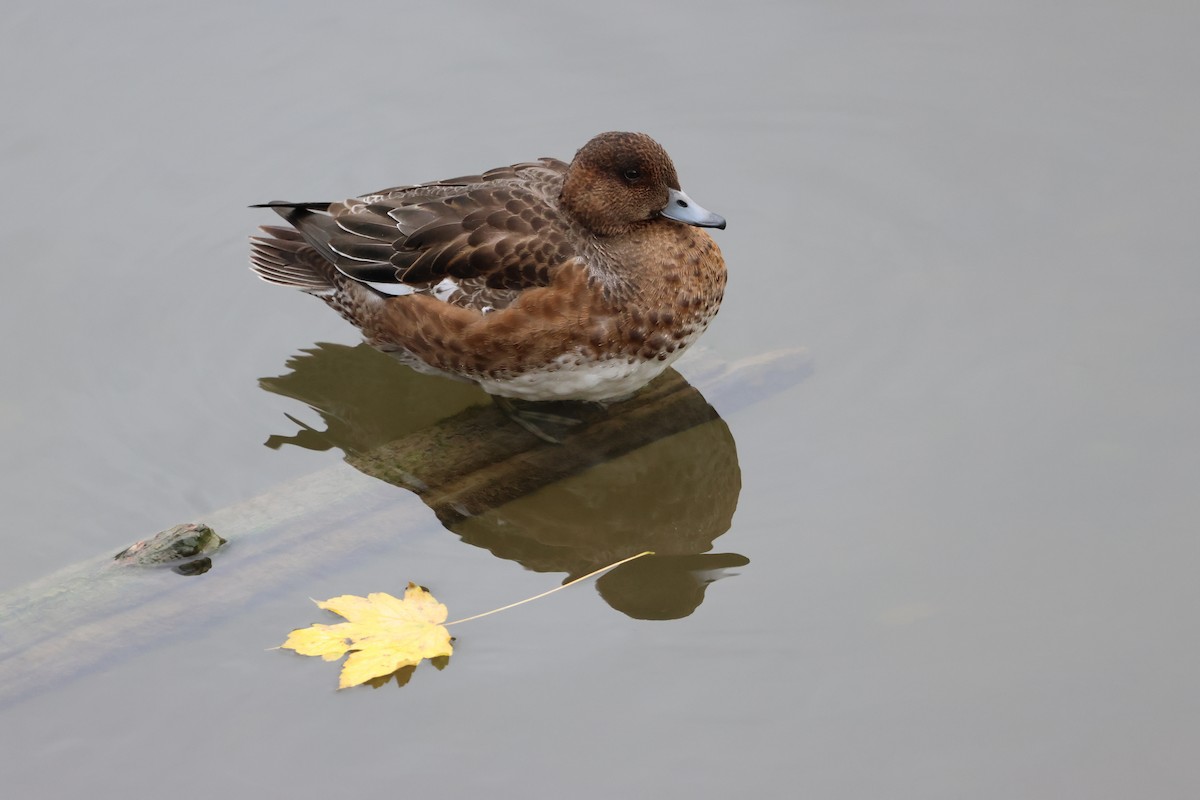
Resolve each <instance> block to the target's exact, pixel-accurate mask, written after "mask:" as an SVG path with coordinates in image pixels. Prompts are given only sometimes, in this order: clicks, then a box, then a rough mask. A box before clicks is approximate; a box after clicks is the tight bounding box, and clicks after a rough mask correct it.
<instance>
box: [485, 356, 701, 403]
mask: <svg viewBox="0 0 1200 800" xmlns="http://www.w3.org/2000/svg"><path fill="white" fill-rule="evenodd" d="M682 353H683V351H682V350H677V351H675V352H674V353H672V354H671V355H669V356H667V358H666V359H664V360H663V361H659V360H657V359H654V360H651V361H642V360H640V359H638V360H635V361H633V362H632V363H630V361H629V360H628V359H626V358H612V359H609V360H607V361H601V362H593V363H587V362H585V363H584V364H583V365H580V366H576V364H575V361H576V358H577V357H576V356H575V355H570V354H568V355H562V356H559V357H558V358H556V359H555V360H554V361H552V362H551V363H550V364H549V365H548V366H547V367H546V368H545V369H539V370H536V371H533V372H526V373H523V374H521V375H514V376H512V377H511V378H504V379H488V378H484V379H482V380H480V381H479V385H480V386H481V387H483V390H484V391H485V392H487V393H488V394H495V395H499V396H501V397H512V398H516V399H518V400H538V401H546V400H615V399H618V398H621V397H627V396H628V395H631V394H633V393H634V392H636V391H637V390H638V389H640V388H642V387H643V386H645V385H646V384H647V383H649V382H650V381H652V380H654V379H655V378H656V377H658V376H659V375H660V374H661V373H662V372H663V371H664V370H665V369H666V368H667V367H669V366H671V362H673V361H674V360H675V359H676V358H678V357H679V356H680V355H682Z"/></svg>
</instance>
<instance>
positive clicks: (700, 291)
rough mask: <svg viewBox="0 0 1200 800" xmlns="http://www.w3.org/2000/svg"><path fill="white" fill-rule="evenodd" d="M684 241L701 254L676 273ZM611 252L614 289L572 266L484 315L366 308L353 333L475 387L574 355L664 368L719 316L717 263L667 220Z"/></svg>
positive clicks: (708, 242)
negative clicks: (475, 381) (398, 348)
mask: <svg viewBox="0 0 1200 800" xmlns="http://www.w3.org/2000/svg"><path fill="white" fill-rule="evenodd" d="M681 240H683V241H682V244H684V245H685V246H686V247H687V249H688V251H691V250H695V252H696V253H698V254H699V256H700V259H699V262H700V263H699V264H698V265H697V266H693V265H692V259H684V261H685V264H684V265H681V264H680V262H679V259H678V258H677V254H678V249H677V248H678V247H679V246H680V244H681ZM618 249H619V250H623V251H626V252H623V253H618V254H617V255H615V256H614V258H613V260H614V261H615V262H617V264H619V265H620V273H621V276H620V277H621V278H622V279H623V285H622V288H620V289H613V290H608V289H606V288H605V287H604V285H603V282H602V281H601V282H597V281H589V279H588V271H587V270H586V269H585V268H584V267H583V265H582V264H581V263H579V262H574V263H571V264H569V265H567V266H565V267H563V268H561V269H559V270H558V271H557V272H556V273H555V278H554V280H553V281H552V282H551V284H550V285H549V286H548V287H544V288H536V289H528V290H526V291H524V292H522V293H521V296H520V297H519V298H518V299H517V300H516V301H515V302H513V303H512V304H511V305H510V306H508V307H507V308H504V309H502V310H499V311H495V312H492V313H490V314H482V315H481V314H479V313H477V312H475V311H473V310H470V309H465V308H460V307H457V306H453V305H449V304H446V303H443V302H440V301H438V300H436V299H434V298H432V297H428V296H425V295H415V296H412V297H408V298H404V299H403V301H402V302H396V301H393V302H389V303H388V304H386V305H383V306H375V307H373V308H370V309H366V308H364V309H363V311H364V312H365V313H364V314H363V315H362V316H361V317H360V319H359V324H360V326H361V327H362V329H363V332H364V334H365V335H366V337H367V340H368V341H369V342H371V343H372V344H375V345H377V346H384V345H386V344H388V343H392V342H404V343H405V345H406V349H407V350H408V351H409V352H411V353H412V355H414V356H416V357H417V358H418V359H420V360H421V361H423V362H425V363H426V364H429V365H430V366H432V367H435V368H437V369H441V370H444V371H446V372H452V373H456V374H462V375H465V376H467V377H473V378H479V377H493V378H494V377H502V376H505V375H512V374H518V373H520V372H525V371H528V370H532V369H538V368H539V367H543V366H545V365H547V364H549V363H550V362H552V361H554V360H555V359H556V358H557V357H559V356H562V355H565V354H568V353H575V352H578V353H581V354H582V355H583V357H584V358H585V359H587V360H602V359H605V358H612V357H622V356H623V357H634V358H639V359H647V360H650V359H665V358H666V357H667V355H669V354H672V353H674V352H675V351H676V350H677V349H678V348H679V346H680V344H679V343H680V341H681V340H683V339H686V338H688V337H689V336H691V335H692V334H693V333H696V334H698V333H699V332H700V331H702V330H703V329H704V328H705V327H707V325H708V323H709V321H710V320H711V319H712V317H713V315H714V314H715V313H716V309H717V305H718V304H719V303H720V297H721V294H722V291H723V288H724V285H725V264H724V260H723V259H722V258H721V254H720V251H719V250H718V249H717V247H716V245H715V244H714V243H713V241H712V239H711V237H709V236H708V234H707V233H705V232H703V231H701V230H698V229H696V228H690V227H687V226H684V225H680V224H678V223H674V222H670V221H667V220H657V221H655V222H653V223H649V224H647V225H645V226H643V227H642V228H641V229H639V230H638V231H637V232H636V234H633V235H631V237H630V238H629V240H628V241H626V242H624V243H622V245H621V247H619V248H618ZM631 262H632V263H631ZM610 266H611V265H610ZM681 273H682V274H681ZM672 276H674V277H675V279H672ZM663 308H667V309H675V310H673V311H666V312H664V311H661V310H660V309H663ZM448 342H454V343H455V344H456V345H459V346H456V347H447V346H446V343H448Z"/></svg>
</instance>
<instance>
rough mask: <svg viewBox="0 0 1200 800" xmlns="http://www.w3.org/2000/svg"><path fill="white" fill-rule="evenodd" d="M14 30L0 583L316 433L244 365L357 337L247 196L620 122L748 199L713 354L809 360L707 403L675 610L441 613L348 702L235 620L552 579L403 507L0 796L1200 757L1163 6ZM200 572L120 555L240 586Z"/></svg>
mask: <svg viewBox="0 0 1200 800" xmlns="http://www.w3.org/2000/svg"><path fill="white" fill-rule="evenodd" d="M0 20H2V24H0V86H2V87H3V88H2V90H0V92H2V96H3V98H4V101H5V102H4V106H5V108H4V118H5V124H4V125H3V126H2V127H0V185H2V186H3V191H2V192H0V209H2V212H3V213H0V256H2V257H3V260H4V263H5V265H6V272H5V281H4V285H3V289H2V290H0V334H2V336H0V365H3V374H4V379H3V380H2V381H0V435H2V436H3V440H4V447H3V448H2V449H0V474H2V475H3V477H4V480H3V481H0V532H2V535H3V542H4V547H5V557H4V558H3V559H0V591H6V590H10V589H14V588H16V587H20V586H22V585H23V584H26V583H28V582H30V581H32V580H34V579H37V578H39V577H42V576H44V575H46V574H48V573H51V572H53V571H55V570H57V569H59V568H61V567H64V566H66V565H68V564H71V563H74V562H77V561H80V560H82V559H85V558H90V557H93V556H96V555H98V554H103V553H115V552H117V551H118V550H120V549H122V548H123V547H125V546H127V545H128V544H130V543H131V542H132V541H134V540H136V539H139V538H143V537H145V536H147V535H149V534H151V533H153V532H154V531H157V530H159V529H162V528H165V527H168V526H169V525H172V524H175V523H177V522H181V521H185V520H191V519H203V518H204V517H205V515H206V514H207V513H209V512H212V511H213V510H215V509H219V508H223V507H226V506H229V505H231V504H234V503H236V502H238V501H241V500H244V499H245V498H248V497H251V496H253V495H256V494H259V493H261V492H264V491H267V490H269V489H271V488H272V487H273V486H276V485H278V484H280V483H283V482H285V481H289V480H292V479H295V478H298V477H301V476H305V475H308V474H310V473H313V472H316V471H318V470H320V469H323V468H326V467H329V466H330V465H333V464H336V463H338V462H339V461H340V460H341V457H342V453H341V452H340V451H339V450H338V449H337V448H336V447H335V448H331V449H328V450H311V449H305V448H302V447H296V446H291V445H286V444H285V445H283V446H280V447H276V448H272V447H265V446H264V442H266V441H268V440H269V439H270V437H273V436H274V437H287V436H291V435H293V434H295V433H296V432H297V430H298V426H297V425H296V423H294V422H292V421H291V420H289V419H288V417H287V416H285V415H291V417H293V418H296V419H298V420H300V421H301V422H302V423H303V424H306V425H310V426H313V427H315V428H318V429H323V428H324V427H325V425H326V422H327V420H324V419H323V418H322V416H321V414H320V413H319V412H318V410H316V409H313V408H310V407H309V406H308V405H306V404H305V403H303V402H299V401H297V400H295V399H292V398H289V397H287V396H285V395H284V394H280V393H277V392H274V391H264V389H263V388H260V386H259V381H260V379H264V378H266V379H271V378H276V377H277V376H282V375H286V374H287V373H288V372H289V369H290V367H289V366H288V361H289V359H291V358H293V357H294V356H296V355H298V354H299V353H301V351H303V350H311V349H313V348H314V347H315V345H316V343H318V342H331V343H335V344H337V343H340V344H346V345H349V344H353V343H355V342H356V341H357V337H356V334H355V332H354V331H353V330H352V329H351V328H349V327H348V326H347V325H345V323H343V322H342V321H341V320H340V319H338V318H337V316H336V315H334V314H332V313H330V312H329V311H328V309H326V308H325V307H324V306H323V305H322V304H321V303H319V302H315V301H314V300H312V299H311V298H308V297H305V296H303V295H301V294H299V293H295V292H288V291H285V290H282V289H278V288H276V287H270V286H266V285H265V284H262V283H260V282H258V281H256V280H255V279H254V278H253V276H252V275H251V274H250V273H249V272H248V271H247V270H246V269H245V264H246V260H247V259H246V252H247V248H246V236H247V235H248V234H249V233H251V232H252V230H253V228H254V226H255V225H256V224H259V223H262V222H268V221H269V215H267V214H265V213H262V212H259V211H254V210H249V209H247V208H246V206H247V205H248V204H250V203H254V202H261V201H265V200H271V199H275V198H291V199H299V200H315V199H336V198H340V197H343V196H347V195H353V194H360V193H364V192H367V191H371V190H374V189H378V188H380V187H383V186H389V185H395V184H398V183H407V182H415V181H422V180H429V179H435V178H440V177H446V176H450V175H458V174H463V173H469V172H474V171H478V170H480V169H486V168H488V167H492V166H497V165H502V164H508V163H512V162H514V161H520V160H526V159H529V158H534V157H538V156H542V155H555V156H559V157H570V155H571V154H572V153H573V152H574V150H575V149H576V148H577V147H579V146H580V145H582V144H583V142H585V141H586V140H587V139H588V138H589V137H590V136H591V135H593V134H595V133H597V132H599V131H602V130H612V129H634V130H644V131H646V132H648V133H650V134H652V135H653V136H655V137H656V138H657V139H658V140H659V141H661V142H662V143H663V144H664V145H665V146H666V148H667V149H668V150H669V151H670V153H671V154H672V156H673V158H674V160H675V163H676V166H677V168H678V171H679V174H680V177H681V181H682V184H683V187H684V189H685V190H686V191H687V192H688V193H689V194H690V195H691V196H692V197H694V198H695V199H696V200H697V201H698V202H699V203H701V204H702V205H704V206H705V207H707V208H710V209H712V210H714V211H717V212H719V213H721V214H723V215H725V216H726V217H727V218H728V219H729V222H730V224H729V228H728V230H726V231H723V232H718V233H717V240H718V242H719V243H720V245H721V247H722V249H723V251H724V253H725V256H726V259H727V261H728V263H729V269H730V286H729V290H728V292H727V295H726V300H725V304H724V306H723V307H722V310H721V314H720V316H719V317H718V318H717V320H716V322H715V323H714V326H713V327H712V329H711V330H710V331H709V333H708V334H707V335H706V337H705V339H704V344H705V345H707V346H708V347H709V348H710V349H711V350H712V351H713V352H715V353H716V354H717V355H718V356H719V357H720V358H722V359H726V360H729V361H736V360H738V359H742V358H746V357H749V356H753V355H755V354H757V353H760V352H763V351H766V350H772V349H778V348H782V347H804V348H806V349H807V351H808V353H809V354H810V358H811V374H809V375H808V376H807V377H806V378H805V379H804V380H802V381H800V382H799V383H798V384H797V385H796V386H795V387H794V388H793V389H791V390H789V391H787V392H785V393H783V394H780V395H777V396H773V397H769V398H767V399H765V400H763V401H762V402H760V403H759V404H757V405H755V406H753V407H751V408H745V409H741V410H738V409H733V408H732V406H730V407H728V408H722V407H721V405H720V404H718V406H717V410H718V411H720V412H721V413H722V415H723V416H724V422H725V424H727V425H728V429H729V432H730V434H731V436H732V441H735V442H736V454H737V464H738V467H740V481H741V491H740V495H738V496H737V497H736V514H735V515H734V516H733V520H732V525H731V526H730V527H729V530H728V532H727V533H724V535H722V536H721V537H720V538H719V539H718V540H717V542H716V544H715V545H714V546H715V548H716V550H718V551H720V552H724V553H735V554H738V555H739V556H740V557H741V558H743V559H744V560H745V561H746V562H748V563H745V564H744V565H743V566H740V567H737V568H736V569H732V570H728V571H725V572H722V573H721V574H722V575H723V577H722V579H721V580H718V581H717V582H715V583H713V584H711V585H710V586H709V587H708V589H707V592H706V595H705V599H704V602H703V603H702V604H701V605H699V606H698V607H697V608H696V609H695V610H694V611H693V612H692V613H690V614H688V615H686V616H683V617H681V618H678V619H674V620H669V621H646V620H640V619H635V618H634V617H633V616H630V615H629V614H623V613H620V612H619V611H618V610H615V609H614V608H613V607H612V606H611V605H610V604H609V603H606V602H605V601H604V598H603V597H602V596H601V595H599V594H598V593H597V591H596V590H595V589H593V588H592V587H590V586H584V587H576V588H575V589H572V590H570V591H568V592H564V593H560V594H558V595H555V596H554V597H553V598H548V599H546V600H543V601H540V602H539V603H535V604H532V605H530V606H526V607H523V608H521V609H518V610H514V611H512V612H508V613H506V614H504V615H498V616H496V617H493V618H490V619H489V620H486V621H480V622H479V623H473V625H475V627H472V628H471V629H470V630H469V632H468V631H467V630H466V629H463V630H462V631H461V632H460V633H458V634H457V635H459V636H460V640H459V642H458V643H457V647H458V649H457V651H456V655H455V657H454V659H453V661H452V663H451V665H450V666H449V667H448V668H447V669H445V670H444V671H441V672H438V671H436V670H434V669H432V668H431V667H429V666H428V665H424V666H422V667H421V668H419V669H418V670H417V671H416V674H415V675H414V676H413V679H412V681H411V683H410V684H409V685H408V686H406V687H405V688H403V689H396V688H395V687H394V686H393V687H391V688H385V689H380V690H371V689H359V690H353V691H348V692H340V693H339V692H334V691H333V686H334V685H335V683H336V668H335V666H333V665H329V664H324V663H321V662H319V661H317V660H311V663H309V662H310V660H305V659H300V658H298V657H289V656H287V655H285V654H281V653H278V652H265V651H264V648H266V647H270V646H273V645H275V644H277V643H278V642H279V641H281V640H282V638H283V636H285V635H286V633H287V631H288V630H290V629H291V628H294V627H298V626H302V625H305V624H308V623H309V622H313V621H320V620H321V617H320V616H319V615H318V613H317V612H316V611H315V610H314V609H313V608H312V607H311V606H310V605H309V602H308V599H307V598H309V597H317V598H323V597H329V596H333V595H336V594H342V593H358V594H363V593H366V592H369V591H384V590H386V591H394V592H397V593H398V592H399V591H400V590H402V588H403V586H404V583H405V582H406V581H408V580H415V581H417V582H419V583H422V584H424V585H427V586H430V587H431V588H434V589H435V592H436V594H437V595H438V597H439V599H442V600H443V601H445V602H447V603H448V604H450V605H451V606H452V607H451V614H452V615H454V614H455V613H456V612H457V611H460V610H461V611H462V612H463V613H464V614H465V613H473V612H475V611H478V610H484V609H487V608H491V607H494V606H497V605H501V604H503V603H505V602H509V601H511V600H514V599H518V598H521V597H524V596H528V595H531V594H534V593H536V592H539V591H542V590H544V589H547V588H550V587H551V586H553V585H555V584H556V583H557V582H558V581H559V580H560V579H561V578H562V577H563V573H562V572H560V573H558V574H554V573H553V572H551V574H547V573H544V572H543V573H539V572H535V571H531V570H530V569H527V568H526V566H525V565H523V564H522V563H521V562H520V561H519V560H516V561H514V560H511V559H509V558H506V557H497V555H493V553H492V552H490V551H489V550H487V549H484V548H483V547H479V546H472V545H471V544H470V543H469V542H464V541H460V540H459V538H458V537H457V536H454V535H452V534H450V533H448V532H446V531H445V530H444V529H442V527H441V526H440V525H439V524H438V523H437V521H436V520H435V519H434V518H433V515H432V514H430V513H428V512H427V511H426V510H425V509H424V508H423V506H422V505H421V503H420V501H419V500H417V499H415V498H413V497H411V496H410V495H407V494H406V493H404V492H403V491H401V490H399V489H396V490H395V499H394V500H393V501H392V502H394V503H395V504H397V506H398V507H402V508H404V509H407V510H408V511H409V512H411V513H413V514H418V513H423V514H426V515H427V517H428V530H427V531H424V532H423V534H422V535H419V536H412V537H407V538H404V539H398V540H395V541H392V542H391V543H390V544H389V545H388V546H386V547H384V546H380V547H377V548H375V549H373V550H371V551H370V552H348V553H344V554H339V555H338V556H336V557H330V558H329V559H328V561H327V562H326V563H325V564H324V565H323V566H322V567H321V568H319V569H312V570H309V571H307V572H306V573H304V574H302V575H299V576H297V577H296V579H295V580H293V581H291V582H289V583H285V584H283V585H282V586H279V587H276V588H274V589H272V590H271V591H263V592H260V593H258V594H254V593H253V592H248V593H247V594H248V597H249V599H248V600H247V601H246V602H245V603H244V604H243V605H242V606H241V607H240V608H239V610H238V612H237V613H236V614H226V615H224V616H222V617H221V618H219V619H217V620H215V621H208V622H206V623H204V624H203V625H195V626H189V625H188V624H187V623H188V620H187V619H186V618H184V619H180V620H178V622H177V623H176V624H175V625H173V626H171V629H170V630H168V631H164V636H163V637H161V638H160V640H158V642H157V643H156V644H155V645H154V646H153V647H145V648H142V649H138V650H135V651H134V652H128V653H125V654H124V655H123V656H121V657H118V658H111V659H105V660H104V661H102V662H101V663H99V664H96V665H94V666H92V667H91V668H89V669H87V670H84V671H82V672H81V673H79V674H77V675H74V676H73V677H72V678H70V679H69V680H63V681H56V682H54V683H53V684H50V685H47V686H45V687H43V688H42V689H41V690H39V691H36V692H32V693H29V694H28V696H26V697H24V698H23V699H22V700H21V701H19V702H16V703H14V704H12V705H9V706H8V707H6V708H4V709H3V710H2V711H0V785H4V786H5V787H6V789H7V790H8V791H15V792H16V793H17V794H18V795H20V796H26V797H65V796H92V797H103V798H107V797H131V796H132V797H138V796H147V797H149V796H161V795H162V794H163V793H166V792H169V793H170V795H171V796H173V797H178V798H192V797H195V798H209V797H214V796H221V795H223V796H228V797H250V796H260V797H261V796H283V795H284V794H285V793H286V794H288V795H291V796H295V797H327V796H330V795H332V794H335V793H336V794H338V795H347V794H351V793H353V794H363V795H366V794H380V793H384V792H386V793H388V794H389V795H422V796H429V795H431V794H434V793H437V794H440V795H441V796H448V797H477V796H483V795H485V794H486V795H487V796H500V797H549V796H555V797H557V796H564V795H565V796H570V797H589V798H590V797H597V798H601V797H604V798H609V797H638V798H640V797H668V796H670V797H674V796H691V797H725V796H729V795H730V794H747V795H751V794H752V795H755V796H759V797H800V796H816V797H911V798H934V797H945V798H963V797H971V798H983V797H996V798H1000V797H1005V798H1008V797H1021V798H1060V797H1094V798H1101V797H1104V798H1109V797H1111V798H1125V797H1163V798H1165V797H1180V798H1183V797H1194V796H1195V795H1196V793H1197V791H1198V790H1200V767H1198V766H1197V761H1196V758H1195V753H1194V751H1195V743H1196V741H1197V740H1198V735H1200V724H1198V722H1197V719H1198V718H1200V717H1198V712H1200V690H1198V689H1197V684H1196V677H1195V676H1196V675H1197V674H1200V663H1198V662H1200V645H1198V644H1197V641H1198V640H1197V636H1196V633H1197V621H1196V615H1197V610H1198V608H1200V588H1197V587H1198V584H1197V581H1196V580H1195V571H1196V570H1195V565H1196V563H1197V557H1198V556H1200V548H1198V546H1197V537H1196V530H1197V527H1198V526H1197V523H1198V521H1200V493H1198V492H1197V491H1196V487H1197V484H1198V483H1200V481H1198V478H1200V415H1198V414H1197V412H1196V409H1197V408H1198V407H1200V358H1197V347H1198V345H1200V273H1198V271H1197V255H1198V253H1200V226H1198V225H1197V219H1198V212H1200V196H1198V195H1200V189H1198V188H1197V187H1200V156H1198V155H1197V147H1196V143H1197V142H1198V141H1200V109H1198V107H1197V106H1198V103H1197V99H1196V97H1197V94H1196V91H1195V81H1196V78H1197V76H1198V75H1200V55H1198V54H1197V52H1198V51H1197V48H1196V46H1195V40H1196V34H1197V31H1198V29H1200V28H1198V23H1200V11H1198V10H1197V7H1196V6H1195V4H1191V3H1170V2H1158V3H1142V4H1125V3H1115V2H1102V3H1082V2H1079V3H1076V2H1067V3H1035V2H1010V3H976V2H945V3H940V2H932V1H928V2H906V3H789V4H782V3H781V4H766V3H763V4H756V3H738V4H729V3H713V2H704V0H693V1H692V2H688V3H673V4H655V5H653V6H643V5H642V4H637V3H627V2H610V3H605V4H593V5H586V6H585V5H578V6H570V7H568V6H567V5H565V4H549V3H547V4H539V3H519V2H517V3H512V2H510V3H503V4H498V3H467V4H459V5H455V4H449V3H444V4H437V3H426V4H401V3H395V2H392V3H367V4H326V3H320V4H318V3H311V2H293V3H286V4H285V3H261V4H241V3H224V2H210V3H201V4H190V5H187V6H184V5H176V4H158V3H133V2H127V3H105V4H93V3H76V4H51V3H32V2H10V3H8V4H6V5H5V7H4V10H3V11H0ZM682 371H683V373H684V374H685V376H686V375H687V374H688V369H687V367H686V366H685V367H683V369H682ZM748 391H751V390H749V389H748ZM395 413H396V414H397V415H398V416H404V415H406V414H410V413H411V414H412V415H413V416H414V418H422V419H423V418H424V417H430V418H431V419H432V418H436V414H433V413H432V411H431V409H430V408H427V407H422V408H415V409H413V410H412V411H409V410H406V409H405V408H397V409H396V411H395ZM275 443H278V442H275ZM701 488H703V487H701ZM698 491H699V489H698ZM705 491H707V490H705ZM533 502H535V503H536V502H537V501H533ZM637 502H638V503H639V504H641V505H640V506H637V507H644V508H646V509H647V511H646V513H647V514H651V513H652V512H653V498H650V499H646V498H639V499H638V501H637ZM535 510H536V509H535ZM467 538H468V539H469V538H470V537H467ZM237 557H238V556H237V550H236V549H234V550H231V551H230V552H229V554H228V555H227V556H226V558H228V559H229V560H231V561H232V560H234V559H236V558H237ZM220 566H221V565H220V562H218V565H217V568H215V569H214V570H213V572H212V573H211V574H210V575H209V576H204V577H202V578H192V579H184V578H179V577H178V576H174V575H169V574H165V573H164V574H159V573H155V574H154V575H153V576H149V577H147V578H146V579H145V580H160V579H161V580H163V581H169V580H176V581H183V580H191V581H208V583H204V584H196V585H198V586H211V587H212V591H213V592H214V593H221V592H227V591H230V590H232V589H233V588H235V587H231V586H228V585H225V586H222V583H221V580H222V578H221V568H220ZM237 588H239V589H242V590H244V589H245V587H237Z"/></svg>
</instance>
